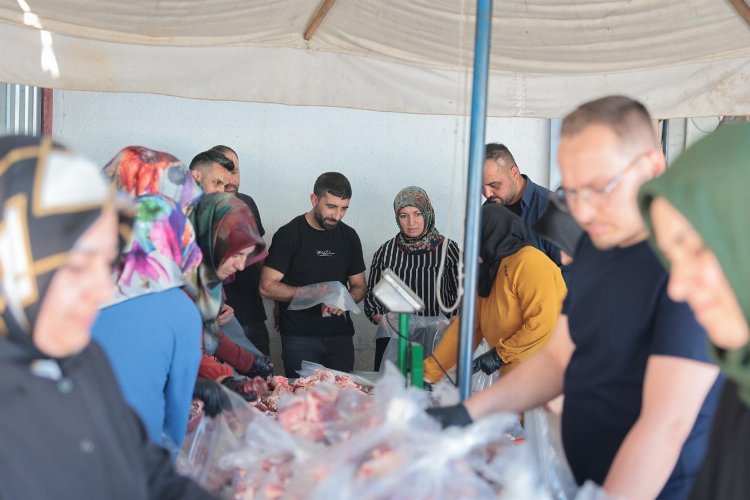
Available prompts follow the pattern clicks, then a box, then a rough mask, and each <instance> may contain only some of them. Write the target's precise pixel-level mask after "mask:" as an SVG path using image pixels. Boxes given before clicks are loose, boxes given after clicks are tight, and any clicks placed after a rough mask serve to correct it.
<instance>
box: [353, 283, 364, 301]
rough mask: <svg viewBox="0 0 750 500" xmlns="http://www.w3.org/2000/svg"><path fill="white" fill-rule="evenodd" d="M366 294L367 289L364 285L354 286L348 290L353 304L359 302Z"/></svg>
mask: <svg viewBox="0 0 750 500" xmlns="http://www.w3.org/2000/svg"><path fill="white" fill-rule="evenodd" d="M366 294H367V287H366V286H365V285H354V286H352V287H351V288H350V289H349V295H351V296H352V299H354V302H359V301H361V300H362V299H364V298H365V295H366Z"/></svg>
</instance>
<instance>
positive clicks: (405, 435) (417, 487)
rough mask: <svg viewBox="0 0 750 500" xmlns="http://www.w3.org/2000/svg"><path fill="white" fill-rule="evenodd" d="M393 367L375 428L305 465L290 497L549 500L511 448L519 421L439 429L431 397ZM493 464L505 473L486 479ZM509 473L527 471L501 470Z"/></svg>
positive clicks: (378, 394)
mask: <svg viewBox="0 0 750 500" xmlns="http://www.w3.org/2000/svg"><path fill="white" fill-rule="evenodd" d="M389 366H390V368H387V371H386V374H385V375H384V377H383V378H382V379H381V380H379V381H378V383H377V385H376V390H375V393H374V397H373V399H374V400H375V404H374V406H373V408H372V411H371V414H372V416H373V418H374V419H376V420H377V421H378V424H377V425H374V426H373V427H371V428H370V429H368V430H367V431H366V432H360V433H357V434H355V435H353V436H352V437H351V439H350V440H349V441H347V442H345V443H341V445H339V446H337V447H335V448H329V449H328V451H327V452H326V453H325V454H324V455H322V456H320V457H318V459H317V460H315V461H314V462H312V463H310V464H308V466H307V467H308V468H309V471H310V474H306V475H303V476H299V477H298V478H296V479H295V481H294V482H293V483H292V484H291V486H290V493H292V494H293V495H301V494H303V493H304V494H305V498H313V499H321V500H322V499H339V498H340V499H345V498H367V499H441V498H445V499H451V500H453V499H454V498H497V497H498V496H499V495H500V494H501V493H503V492H506V491H507V492H513V494H518V495H517V496H514V497H508V498H545V497H544V495H537V494H536V493H538V490H539V488H538V486H537V485H538V481H537V480H536V476H535V475H534V469H533V462H532V461H531V459H530V457H528V456H527V455H526V454H525V451H524V449H525V448H523V446H524V445H520V446H519V445H515V444H513V443H512V439H511V438H510V436H508V435H507V433H506V430H507V429H509V428H511V427H512V426H513V425H514V424H515V422H516V420H517V419H516V417H515V415H495V416H492V417H488V418H486V419H482V420H480V421H478V422H476V423H474V424H473V425H471V426H469V427H467V428H463V429H460V428H451V429H446V430H442V429H441V427H440V425H439V424H438V423H437V422H436V421H434V420H433V419H432V418H430V417H429V416H428V415H427V414H426V413H425V412H424V408H425V407H426V406H427V404H428V395H427V394H426V393H424V392H423V391H420V390H418V389H415V388H413V387H408V388H407V387H404V379H403V377H401V375H400V374H399V373H398V372H397V371H396V370H394V369H393V367H392V365H389ZM490 463H492V465H493V468H500V471H496V472H495V473H494V475H493V476H489V475H487V474H485V472H486V470H492V469H491V468H490V466H489V464H490ZM509 467H510V468H518V469H519V470H520V471H523V473H519V472H518V471H516V472H515V474H510V473H507V474H506V473H503V472H502V471H503V470H506V469H508V468H509ZM527 470H528V472H525V471H527ZM527 493H529V495H527V496H523V495H524V494H527Z"/></svg>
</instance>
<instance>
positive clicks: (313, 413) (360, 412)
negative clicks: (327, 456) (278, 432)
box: [276, 382, 373, 444]
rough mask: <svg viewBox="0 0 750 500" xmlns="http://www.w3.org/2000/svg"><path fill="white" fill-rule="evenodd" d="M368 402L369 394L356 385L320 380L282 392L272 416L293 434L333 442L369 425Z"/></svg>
mask: <svg viewBox="0 0 750 500" xmlns="http://www.w3.org/2000/svg"><path fill="white" fill-rule="evenodd" d="M372 406H373V399H372V397H371V396H368V395H367V394H365V393H364V392H362V391H360V390H359V389H356V388H353V387H347V386H344V387H341V386H338V385H333V384H331V383H328V382H322V383H319V384H316V385H314V386H312V387H311V388H309V389H308V390H306V391H298V392H295V393H294V394H285V395H284V396H282V397H281V399H280V400H279V404H278V412H277V414H276V418H277V420H278V421H279V423H280V424H281V425H282V427H284V428H285V429H286V430H287V431H289V432H291V433H292V434H294V435H296V436H299V437H302V438H304V439H308V440H310V441H316V442H322V443H327V444H334V443H338V442H341V441H345V440H347V439H349V437H350V436H351V435H352V434H355V433H356V432H359V431H360V430H363V429H365V428H368V427H370V426H371V425H372V418H371V415H370V408H371V407H372Z"/></svg>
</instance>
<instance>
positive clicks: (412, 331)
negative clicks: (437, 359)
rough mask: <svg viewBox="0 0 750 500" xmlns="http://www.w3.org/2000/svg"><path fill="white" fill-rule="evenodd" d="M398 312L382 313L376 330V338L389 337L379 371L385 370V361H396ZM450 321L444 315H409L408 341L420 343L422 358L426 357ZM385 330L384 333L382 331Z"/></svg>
mask: <svg viewBox="0 0 750 500" xmlns="http://www.w3.org/2000/svg"><path fill="white" fill-rule="evenodd" d="M398 316H399V315H398V313H388V314H384V315H383V317H382V318H381V320H380V324H379V325H378V329H377V331H376V338H378V337H386V336H387V337H390V338H391V342H388V347H386V348H385V352H384V353H383V362H382V363H381V364H380V372H381V373H383V372H384V371H385V365H386V361H390V362H391V363H393V364H396V363H398V338H399V333H398V331H397V330H396V328H398ZM450 324H451V321H450V320H449V319H448V318H446V317H445V316H442V315H440V316H416V315H411V316H410V317H409V341H411V342H416V343H418V344H421V345H422V349H423V353H424V358H425V359H427V358H428V357H429V356H430V355H432V352H433V351H434V350H435V347H437V345H438V343H440V340H441V339H442V338H443V335H444V334H445V331H446V330H447V329H448V327H449V326H450ZM383 332H385V333H383Z"/></svg>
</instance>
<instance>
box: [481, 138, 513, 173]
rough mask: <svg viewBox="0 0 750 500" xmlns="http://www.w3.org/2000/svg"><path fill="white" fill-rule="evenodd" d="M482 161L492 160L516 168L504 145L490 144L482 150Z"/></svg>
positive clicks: (510, 154)
mask: <svg viewBox="0 0 750 500" xmlns="http://www.w3.org/2000/svg"><path fill="white" fill-rule="evenodd" d="M484 160H485V161H487V160H492V161H495V162H498V163H502V164H503V165H506V166H508V167H514V166H516V159H515V158H513V154H512V153H511V152H510V149H508V147H507V146H506V145H505V144H500V143H499V142H490V143H489V144H487V145H486V146H485V148H484Z"/></svg>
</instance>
